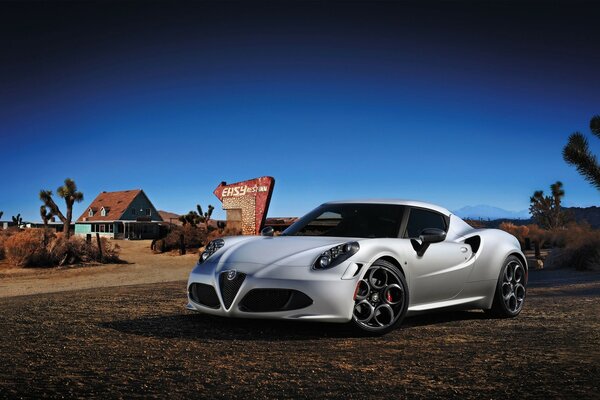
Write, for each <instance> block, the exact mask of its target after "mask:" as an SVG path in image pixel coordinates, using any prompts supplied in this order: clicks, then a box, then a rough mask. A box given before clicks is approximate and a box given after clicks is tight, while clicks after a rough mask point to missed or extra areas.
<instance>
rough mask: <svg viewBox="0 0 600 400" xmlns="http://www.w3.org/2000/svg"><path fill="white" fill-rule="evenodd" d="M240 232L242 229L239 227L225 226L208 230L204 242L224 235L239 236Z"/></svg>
mask: <svg viewBox="0 0 600 400" xmlns="http://www.w3.org/2000/svg"><path fill="white" fill-rule="evenodd" d="M241 234H242V230H241V229H239V228H229V227H225V228H222V229H213V230H211V231H210V232H209V234H208V236H207V238H206V243H208V242H210V241H211V240H215V239H218V238H222V237H226V236H239V235H241Z"/></svg>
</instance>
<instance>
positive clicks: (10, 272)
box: [0, 240, 198, 298]
mask: <svg viewBox="0 0 600 400" xmlns="http://www.w3.org/2000/svg"><path fill="white" fill-rule="evenodd" d="M150 242H151V241H150V240H133V241H129V240H118V241H116V243H117V244H118V245H119V246H120V247H121V255H120V257H121V259H122V260H124V262H125V263H124V264H108V265H103V264H99V265H95V266H89V265H87V266H79V267H77V266H76V267H64V268H16V267H11V266H9V265H8V262H7V261H3V262H2V263H0V298H1V297H12V296H20V295H27V294H39V293H53V292H63V291H66V290H80V289H90V288H98V287H113V286H122V285H138V284H144V283H157V282H173V281H177V280H182V279H186V278H187V276H188V274H189V273H190V271H191V270H192V268H193V266H194V264H195V263H196V261H197V259H198V255H197V254H196V253H194V252H190V253H188V254H186V255H184V256H180V255H178V254H171V253H166V254H153V253H152V251H151V250H150Z"/></svg>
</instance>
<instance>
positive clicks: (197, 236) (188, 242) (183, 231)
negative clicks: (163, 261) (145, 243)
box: [153, 224, 207, 253]
mask: <svg viewBox="0 0 600 400" xmlns="http://www.w3.org/2000/svg"><path fill="white" fill-rule="evenodd" d="M181 235H183V242H184V245H185V248H186V249H197V248H200V247H202V246H204V244H205V243H206V235H207V233H206V230H205V229H204V228H200V227H196V226H192V225H190V224H186V225H185V226H176V227H174V228H173V229H172V230H171V232H169V233H168V234H167V236H165V237H164V238H163V239H160V240H157V241H156V242H155V243H154V249H153V250H154V251H155V252H160V253H164V252H165V251H170V250H178V249H179V248H180V247H181V246H180V244H181Z"/></svg>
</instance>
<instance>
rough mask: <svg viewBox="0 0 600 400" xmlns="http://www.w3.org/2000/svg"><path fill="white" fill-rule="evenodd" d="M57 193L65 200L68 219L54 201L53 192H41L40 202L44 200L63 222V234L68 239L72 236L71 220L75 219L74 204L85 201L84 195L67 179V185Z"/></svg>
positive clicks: (61, 187)
mask: <svg viewBox="0 0 600 400" xmlns="http://www.w3.org/2000/svg"><path fill="white" fill-rule="evenodd" d="M56 193H57V194H58V195H59V196H60V197H62V198H63V199H65V204H66V205H67V216H66V217H65V216H64V214H63V213H62V212H61V211H60V210H59V209H58V206H57V205H56V203H55V202H54V199H52V191H51V190H40V200H42V201H43V202H44V205H45V206H46V207H48V208H49V209H50V213H52V215H56V216H57V217H58V218H59V219H60V220H61V222H62V223H63V233H64V234H65V236H66V237H69V236H70V234H71V232H70V231H69V227H70V226H71V219H72V218H73V204H74V203H75V202H78V203H79V202H81V201H82V200H83V193H81V192H78V191H77V185H76V184H75V182H74V181H73V180H72V179H69V178H67V179H65V184H64V185H63V186H60V187H59V188H58V189H56ZM40 211H41V210H40Z"/></svg>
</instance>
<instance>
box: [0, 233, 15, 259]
mask: <svg viewBox="0 0 600 400" xmlns="http://www.w3.org/2000/svg"><path fill="white" fill-rule="evenodd" d="M14 233H15V231H13V230H11V229H3V230H1V231H0V260H3V259H4V257H5V256H6V252H5V251H4V244H5V243H6V240H7V239H8V238H9V237H10V236H12V235H13V234H14Z"/></svg>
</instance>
